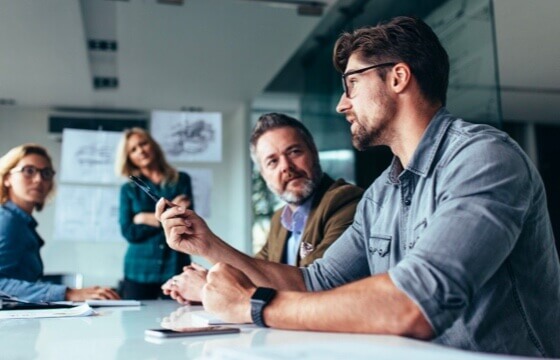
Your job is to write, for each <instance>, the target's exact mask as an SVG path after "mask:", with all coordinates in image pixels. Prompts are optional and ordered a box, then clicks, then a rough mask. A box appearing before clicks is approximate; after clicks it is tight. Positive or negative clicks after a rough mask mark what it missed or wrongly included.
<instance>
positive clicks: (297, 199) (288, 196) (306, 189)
mask: <svg viewBox="0 0 560 360" xmlns="http://www.w3.org/2000/svg"><path fill="white" fill-rule="evenodd" d="M303 181H304V183H303V188H302V190H301V191H299V194H298V193H296V192H295V191H290V190H285V191H284V192H283V193H281V194H278V196H279V197H280V199H282V200H283V201H285V202H286V203H288V204H291V205H297V206H299V205H301V204H303V203H304V202H305V200H307V199H309V197H310V196H311V195H313V193H314V192H315V188H316V187H317V184H316V183H315V182H314V181H313V180H311V179H305V180H303Z"/></svg>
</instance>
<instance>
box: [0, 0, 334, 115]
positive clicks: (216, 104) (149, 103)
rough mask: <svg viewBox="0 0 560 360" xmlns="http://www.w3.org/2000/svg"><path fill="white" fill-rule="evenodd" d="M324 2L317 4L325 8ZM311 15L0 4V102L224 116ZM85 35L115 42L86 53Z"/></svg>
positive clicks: (258, 86) (5, 0) (201, 3)
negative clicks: (110, 79)
mask: <svg viewBox="0 0 560 360" xmlns="http://www.w3.org/2000/svg"><path fill="white" fill-rule="evenodd" d="M334 1H335V0H329V1H324V0H323V1H322V2H323V3H325V4H327V7H326V10H327V11H328V7H329V6H330V5H331V4H332V3H333V2H334ZM279 2H282V0H280V1H279ZM288 2H289V1H288ZM292 3H293V1H292ZM325 12H326V11H325ZM320 20H321V17H320V16H299V15H298V13H297V9H296V7H294V6H290V4H287V5H286V6H271V5H270V4H267V3H266V2H264V1H260V2H258V1H241V0H185V1H184V4H183V5H181V6H177V5H164V4H160V3H158V2H157V1H156V0H119V1H114V0H113V1H110V0H82V1H77V0H76V1H69V0H40V1H37V0H0V48H1V49H2V52H1V55H0V98H1V99H4V101H7V102H11V100H14V101H15V104H16V106H22V107H50V108H52V107H76V108H103V109H121V110H122V109H131V110H149V109H170V110H173V109H176V110H179V109H181V108H191V109H192V108H194V109H203V110H206V111H221V112H226V113H227V112H232V111H235V110H236V109H237V108H238V107H239V106H240V104H243V103H244V102H247V101H249V100H250V99H252V98H253V97H255V96H256V95H257V94H259V93H260V92H261V91H262V90H263V88H264V87H265V86H266V85H267V84H268V82H270V80H271V78H272V77H273V76H274V75H275V74H276V73H277V72H278V71H279V70H280V69H281V68H282V66H283V65H284V64H285V63H286V62H287V61H288V60H289V59H290V57H291V56H292V54H293V53H294V52H295V51H296V50H297V48H298V47H299V45H300V44H301V43H302V42H303V41H304V40H305V38H306V37H307V36H308V35H309V33H310V32H311V31H312V30H313V29H314V28H315V26H316V25H317V24H318V23H319V21H320ZM92 37H93V38H100V37H101V38H105V39H108V40H116V42H117V45H118V47H117V51H116V52H113V53H112V54H99V53H97V55H95V54H94V55H93V56H92V54H93V53H92V52H91V51H90V50H89V49H88V43H87V41H86V39H91V38H92ZM111 37H114V39H111ZM95 64H96V65H95ZM93 65H95V66H96V67H95V68H94V66H93ZM93 72H101V73H103V72H105V73H109V74H110V75H111V76H116V77H117V78H118V87H117V88H116V89H101V90H99V89H98V90H96V89H94V87H93V76H94V75H96V74H94V73H93Z"/></svg>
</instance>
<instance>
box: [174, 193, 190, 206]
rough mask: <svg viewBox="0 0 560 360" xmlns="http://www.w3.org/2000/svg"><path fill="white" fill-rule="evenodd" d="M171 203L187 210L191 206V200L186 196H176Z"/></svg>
mask: <svg viewBox="0 0 560 360" xmlns="http://www.w3.org/2000/svg"><path fill="white" fill-rule="evenodd" d="M171 202H172V203H173V204H175V205H177V206H181V207H184V208H185V209H188V208H189V206H191V199H189V197H188V196H187V195H184V194H181V195H177V196H175V198H173V200H172V201H171Z"/></svg>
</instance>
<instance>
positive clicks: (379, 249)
mask: <svg viewBox="0 0 560 360" xmlns="http://www.w3.org/2000/svg"><path fill="white" fill-rule="evenodd" d="M391 240H392V237H391V236H389V235H371V236H370V238H369V244H368V251H369V258H370V262H371V268H372V270H373V271H372V273H373V274H378V273H381V272H386V271H387V270H389V258H390V253H391Z"/></svg>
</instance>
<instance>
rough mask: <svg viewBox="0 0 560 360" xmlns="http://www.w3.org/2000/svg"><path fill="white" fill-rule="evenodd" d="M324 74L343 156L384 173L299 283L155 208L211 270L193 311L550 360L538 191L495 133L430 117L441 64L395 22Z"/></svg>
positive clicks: (547, 263) (550, 274)
mask: <svg viewBox="0 0 560 360" xmlns="http://www.w3.org/2000/svg"><path fill="white" fill-rule="evenodd" d="M334 63H335V66H336V68H337V69H338V70H339V71H340V72H342V73H343V76H342V79H343V87H344V93H343V94H342V96H341V98H340V101H339V104H338V106H337V111H338V112H340V113H342V114H344V115H345V117H346V119H347V121H348V122H349V123H350V130H351V133H352V142H353V144H354V146H355V147H356V148H357V149H359V150H363V149H366V148H368V147H371V146H377V145H386V146H389V147H390V148H391V150H392V152H393V154H394V155H395V157H394V159H393V162H392V164H391V165H390V167H389V168H388V169H387V170H386V171H385V172H384V173H383V174H382V175H381V176H380V177H379V178H378V179H377V180H376V181H375V182H374V183H373V184H372V185H371V186H370V187H369V188H368V190H366V192H365V193H364V196H363V198H362V201H361V202H360V204H359V205H358V209H357V211H356V215H355V217H354V222H353V224H352V225H351V226H350V227H349V228H348V229H347V230H346V232H344V233H343V234H342V235H341V237H340V238H339V239H338V240H337V241H336V242H335V243H334V244H333V246H331V247H330V248H329V250H328V251H327V252H326V253H325V256H324V257H323V258H322V259H319V260H317V261H315V262H314V263H313V264H312V265H311V266H309V267H307V268H295V267H287V266H282V265H279V264H271V263H266V262H262V261H258V260H253V259H250V258H248V257H247V256H245V255H243V254H240V253H239V252H236V251H235V250H234V249H232V248H231V247H228V246H227V245H226V244H225V242H223V241H222V240H221V239H219V238H218V237H216V235H214V234H213V233H212V232H211V231H210V230H209V229H208V227H207V226H206V224H205V223H204V222H203V221H202V220H201V219H200V218H199V217H197V216H196V214H194V213H193V212H190V211H188V210H185V209H177V208H172V209H169V210H167V211H165V212H163V209H164V205H165V204H164V202H163V201H162V200H160V201H159V202H158V211H157V214H158V215H159V216H160V218H161V220H162V221H163V225H164V228H165V231H166V235H167V241H168V244H169V245H170V246H171V247H173V248H175V249H177V250H180V251H185V252H188V253H191V254H196V255H202V256H204V257H205V258H207V259H208V260H209V261H211V262H212V263H218V262H220V263H219V264H217V265H215V266H214V267H213V268H212V269H211V270H210V272H209V274H208V283H207V285H206V286H205V287H204V289H203V296H202V298H203V303H204V306H205V308H206V309H208V310H209V311H211V312H213V313H215V314H216V315H218V316H219V317H221V318H223V319H224V320H227V321H232V322H247V321H251V320H252V321H253V322H255V323H256V324H258V325H261V326H271V327H275V328H282V329H298V330H316V331H339V332H355V333H378V334H396V335H403V336H409V337H414V338H419V339H426V340H431V341H433V342H435V343H439V344H444V345H448V346H453V347H457V348H462V349H468V350H474V351H483V352H494V353H504V354H514V355H526V356H541V357H558V356H560V341H559V339H558V324H560V312H559V311H558V304H559V303H560V265H559V262H558V258H557V255H556V251H555V245H554V236H553V234H552V229H551V223H550V218H549V215H548V211H547V207H546V197H545V191H544V186H543V184H542V181H541V178H540V176H539V174H538V172H537V170H536V169H535V167H534V166H533V164H532V163H531V162H530V160H529V159H528V157H527V156H526V155H525V154H524V153H523V151H522V150H521V148H520V147H519V146H518V145H517V144H516V143H515V142H514V141H513V140H511V139H510V138H509V137H508V136H507V135H506V134H505V133H503V132H501V131H499V130H496V129H494V128H492V127H490V126H486V125H474V124H470V123H467V122H464V121H463V120H461V119H458V118H456V117H454V116H453V115H451V114H450V113H449V112H448V111H447V110H446V109H445V107H444V106H445V102H446V91H447V84H448V76H449V61H448V56H447V53H446V52H445V50H444V49H443V47H442V46H441V44H440V42H439V40H438V38H437V36H436V35H435V34H434V33H433V31H432V30H431V29H430V27H429V26H428V25H426V24H425V23H424V22H422V21H421V20H419V19H416V18H410V17H398V18H395V19H393V20H392V21H390V22H388V23H386V24H382V25H378V26H375V27H368V28H362V29H359V30H356V31H354V32H353V33H346V34H343V35H342V36H341V37H340V38H339V40H338V41H337V44H336V45H335V51H334Z"/></svg>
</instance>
